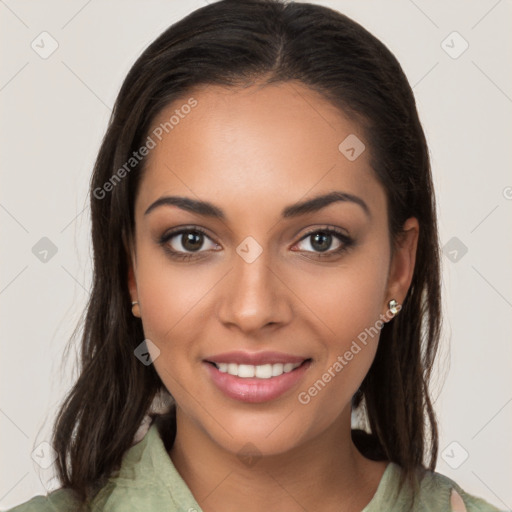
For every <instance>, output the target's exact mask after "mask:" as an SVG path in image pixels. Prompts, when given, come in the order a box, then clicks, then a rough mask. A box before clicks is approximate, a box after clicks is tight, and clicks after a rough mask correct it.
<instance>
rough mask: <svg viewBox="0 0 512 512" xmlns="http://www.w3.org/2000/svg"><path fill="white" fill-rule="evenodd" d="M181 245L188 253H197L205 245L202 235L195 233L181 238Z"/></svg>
mask: <svg viewBox="0 0 512 512" xmlns="http://www.w3.org/2000/svg"><path fill="white" fill-rule="evenodd" d="M181 243H182V245H183V247H185V249H187V251H196V250H197V249H200V248H201V245H203V240H202V234H201V233H193V232H191V233H187V234H184V235H182V237H181Z"/></svg>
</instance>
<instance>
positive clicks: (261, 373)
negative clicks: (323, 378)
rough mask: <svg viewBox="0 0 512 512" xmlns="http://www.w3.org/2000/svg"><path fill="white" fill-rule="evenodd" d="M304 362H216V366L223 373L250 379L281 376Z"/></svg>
mask: <svg viewBox="0 0 512 512" xmlns="http://www.w3.org/2000/svg"><path fill="white" fill-rule="evenodd" d="M301 364H302V363H286V364H282V363H276V364H260V365H258V366H254V365H252V364H236V363H215V366H216V367H217V368H218V369H219V371H220V372H222V373H229V375H234V376H235V377H241V378H242V379H249V378H251V377H256V378H258V379H270V378H272V377H279V375H282V374H283V373H288V372H291V371H292V370H294V369H295V368H298V367H299V366H300V365H301Z"/></svg>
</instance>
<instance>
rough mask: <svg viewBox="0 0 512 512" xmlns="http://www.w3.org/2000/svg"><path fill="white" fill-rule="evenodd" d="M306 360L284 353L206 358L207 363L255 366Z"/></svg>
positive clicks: (224, 355)
mask: <svg viewBox="0 0 512 512" xmlns="http://www.w3.org/2000/svg"><path fill="white" fill-rule="evenodd" d="M306 359H310V358H308V357H304V356H294V355H292V354H285V353H283V352H269V351H266V352H243V351H233V352H224V353H222V354H215V355H213V356H209V357H206V358H205V361H208V362H210V363H235V364H250V365H253V366H258V365H263V364H277V363H282V364H286V363H302V362H304V361H305V360H306Z"/></svg>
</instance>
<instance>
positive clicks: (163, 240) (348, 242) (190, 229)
mask: <svg viewBox="0 0 512 512" xmlns="http://www.w3.org/2000/svg"><path fill="white" fill-rule="evenodd" d="M185 233H201V234H202V235H204V236H205V237H207V238H209V239H210V240H211V238H210V237H209V236H208V234H207V233H206V231H204V230H203V229H201V228H200V227H199V226H187V227H184V228H179V229H176V230H174V231H169V232H167V233H165V234H164V235H162V237H160V239H159V240H158V243H159V245H161V246H162V247H163V249H164V250H165V252H166V253H167V254H168V255H169V256H170V257H171V258H174V259H177V260H181V261H189V260H191V259H193V258H195V257H196V256H197V255H198V254H199V252H204V251H198V252H189V253H183V252H180V251H175V250H174V249H171V248H170V247H169V245H168V243H169V241H170V240H172V239H173V238H174V237H176V236H178V235H183V234H185ZM317 233H323V234H327V235H333V236H334V237H336V238H338V240H339V241H340V242H341V243H342V245H340V247H338V248H337V249H334V250H328V251H325V252H314V254H315V257H316V258H318V259H324V258H329V257H334V256H338V255H340V254H342V253H344V252H345V251H347V250H348V249H350V248H351V247H352V246H353V245H354V244H355V240H354V239H352V238H350V237H349V236H347V235H346V234H344V233H342V232H341V231H339V230H337V229H335V228H330V227H329V228H327V227H326V228H315V229H312V230H311V231H308V232H307V233H305V234H304V236H303V237H302V238H301V239H300V240H299V241H298V242H297V243H299V242H302V241H303V240H306V239H307V238H308V237H310V236H312V235H315V234H317ZM212 241H213V240H212ZM214 243H215V242H214ZM306 252H313V251H306Z"/></svg>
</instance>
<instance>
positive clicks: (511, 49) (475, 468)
mask: <svg viewBox="0 0 512 512" xmlns="http://www.w3.org/2000/svg"><path fill="white" fill-rule="evenodd" d="M314 3H320V4H322V5H326V6H329V7H333V8H335V9H338V10H339V11H341V12H342V13H344V14H347V15H348V16H350V17H352V18H353V19H355V20H356V21H358V22H360V23H361V24H362V25H363V26H365V27H366V28H367V29H368V30H369V31H370V32H372V33H373V34H375V35H376V36H377V37H378V38H380V39H381V40H382V41H383V42H384V43H385V44H386V45H387V46H388V47H389V48H390V49H391V51H392V52H393V53H394V54H395V55H396V57H397V58H398V60H399V61H400V63H401V64H402V67H403V68H404V71H405V73H406V75H407V77H408V79H409V81H410V83H411V86H412V87H413V90H414V93H415V95H416V98H417V103H418V109H419V111H420V116H421V119H422V123H423V126H424V128H425V131H426V134H427V138H428V143H429V145H430V151H431V157H432V166H433V173H434V178H435V183H436V187H437V199H438V215H439V226H440V235H441V241H442V244H443V246H444V247H445V251H444V255H443V291H444V313H445V316H444V335H443V345H442V351H441V354H440V359H439V365H438V369H437V371H436V374H435V378H434V391H435V397H437V400H436V403H435V407H436V410H437V413H438V416H439V426H440V435H441V443H440V454H439V460H438V465H437V471H439V472H440V473H443V474H445V475H447V476H449V477H450V478H452V479H454V480H455V481H457V482H458V483H459V484H460V485H461V486H462V487H463V488H464V489H465V490H466V491H467V492H470V493H471V494H474V495H478V496H481V497H483V498H484V499H486V500H488V501H489V502H491V503H493V504H495V505H496V506H498V507H499V508H501V509H504V508H506V509H511V508H512V487H511V486H510V483H511V482H512V465H511V464H510V461H511V460H512V436H511V432H512V385H511V384H512V377H511V373H512V372H511V371H510V370H511V363H512V343H511V340H512V337H511V333H512V322H511V313H512V286H511V284H512V266H511V264H510V262H511V261H512V259H511V255H512V238H511V233H512V216H511V210H512V175H511V173H510V169H511V163H512V156H511V152H510V146H511V143H512V115H511V114H512V80H511V78H512V69H511V67H510V62H512V35H511V34H512V33H511V31H510V20H511V19H512V2H511V1H510V0H508V1H506V0H501V1H497V0H481V1H479V2H467V1H464V0H459V1H449V2H447V1H440V0H438V1H432V0H431V1H426V0H415V1H406V0H388V1H383V0H379V1H368V0H357V1H356V0H346V1H334V0H331V1H321V2H314ZM203 5H204V1H203V0H193V1H192V0H190V1H178V0H165V1H164V0H149V1H134V0H131V1H127V0H124V1H121V0H110V1H108V2H105V1H103V2H100V1H98V0H89V1H87V0H72V1H65V2H64V1H62V0H61V1H57V0H49V1H45V2H33V1H27V0H18V1H14V0H5V1H1V2H0V38H1V41H0V48H2V50H1V52H2V61H1V62H2V65H1V69H0V106H1V119H2V122H1V137H0V144H1V160H0V162H1V173H2V174H1V193H0V223H1V224H0V225H1V236H2V243H1V245H0V251H1V273H0V307H1V338H0V343H1V368H0V390H1V391H0V450H1V471H0V507H2V508H8V507H11V506H14V505H16V504H18V503H20V502H22V501H25V500H27V499H29V498H30V497H31V496H33V495H36V494H41V493H45V492H46V490H47V489H51V488H52V486H55V481H52V477H51V475H52V473H51V467H50V468H41V467H40V466H39V465H37V464H36V463H35V461H34V459H33V458H32V452H33V450H34V449H35V448H38V449H39V450H45V449H48V448H47V447H46V445H44V443H45V442H47V440H48V439H49V435H50V432H51V420H52V419H53V415H54V413H55V410H56V406H57V405H58V403H59V401H60V400H61V399H62V397H63V395H64V393H65V392H66V390H67V389H68V388H69V386H70V384H71V382H72V379H73V377H74V372H73V362H74V352H75V349H74V348H73V349H72V350H71V357H70V358H69V359H68V360H67V361H64V363H63V351H64V348H65V346H66V344H67V342H68V338H69V336H70V335H71V333H72V331H73V329H74V327H75V325H76V324H77V322H78V321H79V318H80V314H81V312H82V310H83V307H84V304H85V301H86V300H87V297H88V293H89V292H88V289H89V286H90V278H91V249H90V243H89V222H90V219H89V208H88V205H87V202H88V198H87V192H88V190H87V186H88V182H89V178H90V174H91V170H92V166H93V162H94V159H95V156H96V153H97V151H98V148H99V145H100V141H101V138H102V136H103V134H104V131H105V128H106V125H107V122H108V119H109V116H110V112H111V107H112V105H113V103H114V100H115V97H116V95H117V93H118V90H119V87H120V85H121V82H122V80H123V79H124V77H125V76H126V74H127V72H128V70H129V69H130V67H131V65H132V64H133V63H134V61H135V60H136V58H137V57H138V56H139V55H140V53H141V52H142V50H143V49H144V48H145V47H146V46H147V45H148V44H150V43H151V42H152V41H153V40H154V39H155V38H156V37H157V36H158V35H159V34H160V33H161V32H162V31H164V30H165V29H166V28H167V27H168V26H169V25H170V24H172V23H174V22H175V21H177V20H179V19H180V18H182V17H183V16H184V15H186V14H188V13H189V12H191V11H192V10H194V9H196V8H198V7H201V6H203ZM42 32H47V34H44V35H41V33H42ZM41 38H44V41H45V42H44V44H43V43H41V42H40V41H41ZM38 41H39V42H38ZM56 44H57V45H58V47H56V50H55V51H54V52H53V53H52V54H51V55H49V56H47V58H43V57H42V56H41V53H43V54H44V51H46V52H49V51H50V50H51V49H52V45H54V46H55V45H56ZM43 47H44V48H43ZM43 50H44V51H43ZM44 251H47V252H46V253H45V252H44ZM41 443H43V444H42V445H41Z"/></svg>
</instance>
